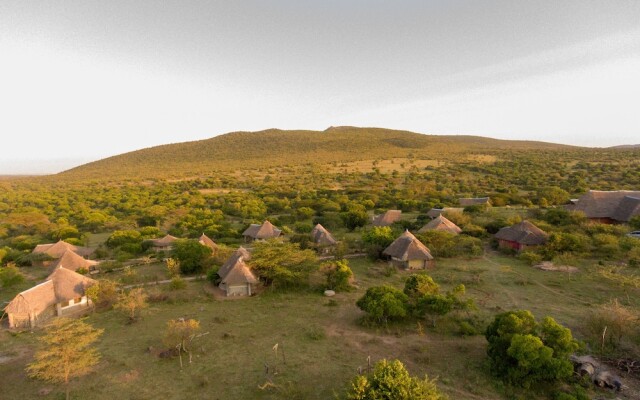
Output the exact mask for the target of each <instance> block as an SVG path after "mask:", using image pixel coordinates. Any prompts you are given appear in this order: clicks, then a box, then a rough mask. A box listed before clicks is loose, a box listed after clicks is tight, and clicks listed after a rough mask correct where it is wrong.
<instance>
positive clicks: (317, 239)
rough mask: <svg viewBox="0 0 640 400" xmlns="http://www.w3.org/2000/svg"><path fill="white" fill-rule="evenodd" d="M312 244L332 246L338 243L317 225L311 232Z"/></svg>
mask: <svg viewBox="0 0 640 400" xmlns="http://www.w3.org/2000/svg"><path fill="white" fill-rule="evenodd" d="M311 238H312V239H313V242H314V243H315V244H317V245H320V246H333V245H335V244H337V243H338V241H337V240H336V239H334V238H333V236H332V235H331V233H329V231H328V230H327V229H326V228H325V227H324V226H322V225H320V224H317V225H316V226H315V227H314V228H313V230H312V231H311Z"/></svg>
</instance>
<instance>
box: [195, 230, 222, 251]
mask: <svg viewBox="0 0 640 400" xmlns="http://www.w3.org/2000/svg"><path fill="white" fill-rule="evenodd" d="M198 242H200V243H201V244H203V245H204V246H207V247H209V248H210V249H211V250H213V251H216V250H217V249H218V245H217V244H216V242H214V241H213V240H212V239H211V238H210V237H209V236H207V235H205V234H204V232H203V233H202V235H200V237H199V238H198Z"/></svg>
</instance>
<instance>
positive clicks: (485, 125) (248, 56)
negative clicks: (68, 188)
mask: <svg viewBox="0 0 640 400" xmlns="http://www.w3.org/2000/svg"><path fill="white" fill-rule="evenodd" d="M638 21H640V1H638V0H628V1H627V0H616V1H593V0H561V1H558V0H553V1H546V0H538V1H535V2H532V1H519V0H504V1H497V0H484V1H477V0H467V1H463V0H446V1H445V0H442V1H428V0H422V1H402V0H399V1H394V2H389V1H378V0H318V1H309V0H290V1H281V0H272V1H268V2H267V1H263V0H253V1H245V0H234V1H212V0H210V1H192V0H156V1H151V0H136V1H130V0H109V1H104V0H99V1H96V0H73V1H72V0H60V1H46V0H43V1H36V0H29V1H24V0H18V1H13V0H2V1H0V137H1V142H0V143H1V144H0V149H1V151H0V175H2V174H25V173H51V172H58V171H60V170H63V169H66V168H69V167H72V166H75V165H79V164H82V163H84V162H88V161H91V160H96V159H100V158H104V157H108V156H111V155H116V154H120V153H124V152H128V151H133V150H137V149H140V148H145V147H150V146H155V145H159V144H166V143H176V142H184V141H191V140H199V139H206V138H210V137H213V136H216V135H219V134H223V133H227V132H231V131H241V130H242V131H255V130H263V129H268V128H280V129H313V130H324V129H326V128H327V127H329V126H339V125H353V126H376V127H385V128H393V129H406V130H411V131H415V132H420V133H428V134H468V135H480V136H488V137H494V138H500V139H522V140H542V141H550V142H556V143H566V144H573V145H580V146H592V147H606V146H613V145H622V144H637V143H640V23H639V22H638Z"/></svg>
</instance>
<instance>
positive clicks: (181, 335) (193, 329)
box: [164, 318, 200, 369]
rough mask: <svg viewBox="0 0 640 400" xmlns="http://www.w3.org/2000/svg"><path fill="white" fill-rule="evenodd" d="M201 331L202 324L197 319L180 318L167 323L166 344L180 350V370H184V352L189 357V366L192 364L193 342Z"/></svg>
mask: <svg viewBox="0 0 640 400" xmlns="http://www.w3.org/2000/svg"><path fill="white" fill-rule="evenodd" d="M199 330H200V322H199V321H198V320H195V319H184V318H180V319H172V320H170V321H167V331H166V332H165V336H164V344H165V345H167V346H170V347H175V348H176V349H177V350H178V356H179V357H180V369H182V353H183V352H184V353H187V354H188V355H189V364H191V342H192V341H193V339H194V338H195V337H196V334H197V332H198V331H199Z"/></svg>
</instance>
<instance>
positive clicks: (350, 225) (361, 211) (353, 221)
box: [340, 206, 370, 231]
mask: <svg viewBox="0 0 640 400" xmlns="http://www.w3.org/2000/svg"><path fill="white" fill-rule="evenodd" d="M340 218H341V219H342V223H343V224H344V226H345V227H346V228H347V229H349V230H350V231H353V230H354V229H356V228H358V227H361V226H365V225H366V224H367V223H368V222H369V220H370V218H369V214H368V213H367V210H365V208H364V207H362V206H360V207H356V206H352V207H350V209H348V210H347V211H345V212H342V213H340Z"/></svg>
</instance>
